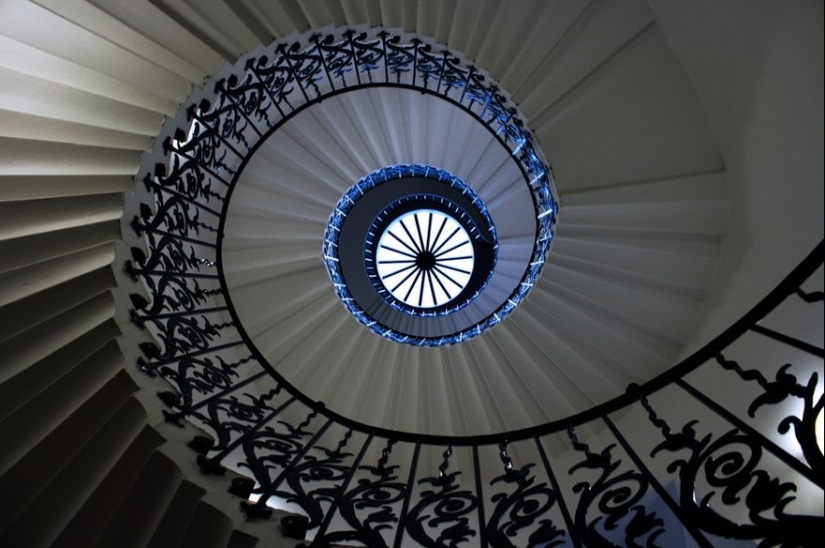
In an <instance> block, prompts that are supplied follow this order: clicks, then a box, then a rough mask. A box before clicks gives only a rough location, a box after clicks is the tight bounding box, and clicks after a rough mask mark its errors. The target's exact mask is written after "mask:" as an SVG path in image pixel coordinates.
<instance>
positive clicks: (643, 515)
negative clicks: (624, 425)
mask: <svg viewBox="0 0 825 548" xmlns="http://www.w3.org/2000/svg"><path fill="white" fill-rule="evenodd" d="M567 433H568V436H569V437H570V441H571V442H572V444H573V448H574V449H576V450H577V451H579V452H581V453H583V454H584V455H585V458H584V460H582V461H581V462H579V463H577V464H576V465H574V466H573V467H572V468H570V471H569V473H570V474H573V473H575V472H576V471H577V470H581V469H591V470H599V471H600V473H599V477H598V478H597V479H596V481H594V482H593V483H590V482H587V481H584V482H580V483H577V484H576V485H575V486H573V492H574V493H580V497H579V502H578V505H577V507H576V512H575V516H574V526H575V528H576V530H575V534H576V535H577V536H578V538H579V539H581V541H582V543H583V544H584V545H585V546H599V547H620V546H625V547H632V548H641V547H645V548H652V547H654V546H660V545H658V544H657V543H656V540H657V537H659V536H660V535H661V534H662V533H664V521H663V520H662V519H661V518H659V517H658V516H657V515H656V512H653V511H650V510H648V509H647V508H645V506H644V504H643V503H642V499H643V498H644V496H645V495H646V494H647V492H648V488H649V481H648V479H647V477H645V476H644V475H643V474H641V473H639V472H636V471H634V470H627V471H625V472H622V473H616V472H617V471H618V469H619V468H620V467H621V464H622V461H621V460H614V459H613V455H612V451H613V449H614V448H615V447H616V444H611V445H608V446H607V447H605V448H604V450H602V452H601V453H599V454H596V453H593V452H592V451H591V450H590V447H589V446H588V445H587V444H585V443H582V442H580V441H579V439H578V437H577V436H576V433H575V431H574V429H573V428H572V427H570V428H569V429H568V431H567ZM591 512H592V513H596V516H597V517H595V518H593V519H590V518H589V515H590V514H591ZM617 536H622V537H623V543H622V544H617V543H616V542H615V541H614V540H613V539H615V537H617Z"/></svg>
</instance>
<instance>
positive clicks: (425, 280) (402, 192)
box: [323, 164, 498, 346]
mask: <svg viewBox="0 0 825 548" xmlns="http://www.w3.org/2000/svg"><path fill="white" fill-rule="evenodd" d="M323 247H324V251H323V252H324V261H325V263H326V266H327V271H328V273H329V276H330V279H331V280H332V284H333V287H334V288H335V291H336V293H337V294H338V297H339V298H340V299H341V302H342V303H343V304H344V306H345V307H346V308H347V309H348V310H349V311H350V313H352V315H353V316H355V318H356V319H357V320H358V321H360V322H361V323H363V324H364V325H366V326H367V327H369V328H370V329H372V330H373V331H375V332H376V333H378V334H379V335H381V336H383V337H386V338H389V339H391V340H394V341H397V342H404V343H408V344H418V345H426V346H438V345H442V344H452V343H454V342H458V341H461V340H464V339H466V338H467V337H468V336H469V334H470V333H471V331H472V333H473V334H475V333H476V332H477V331H478V329H480V327H479V325H480V321H484V320H486V319H487V318H488V317H489V316H490V314H489V312H490V311H487V310H485V309H482V308H479V305H478V304H477V303H476V301H477V299H478V298H479V297H480V296H481V295H482V294H484V291H485V288H486V287H487V285H488V282H489V281H490V279H491V278H492V277H493V273H494V271H495V266H496V258H497V254H498V238H497V236H496V230H495V227H494V226H493V222H492V219H491V218H490V215H489V213H488V212H487V208H486V206H485V205H484V203H483V201H482V200H481V198H480V197H479V196H478V195H477V194H476V193H475V192H474V191H473V189H471V188H470V187H469V186H468V185H467V184H465V183H464V182H463V181H462V180H461V179H459V178H458V177H456V176H454V175H452V174H451V173H449V172H447V171H445V170H442V169H438V168H435V167H432V166H426V165H419V164H404V165H396V166H390V167H387V168H384V169H380V170H378V171H376V172H373V173H371V174H369V175H367V176H366V177H364V178H362V179H361V180H360V181H358V182H357V183H356V184H355V185H353V186H352V187H350V188H349V190H347V192H346V193H345V194H344V195H343V196H342V197H341V199H340V200H339V201H338V203H337V204H336V206H335V209H334V210H333V213H332V215H331V216H330V219H329V222H328V224H327V230H326V233H325V235H324V246H323ZM492 312H495V310H494V309H493V310H492Z"/></svg>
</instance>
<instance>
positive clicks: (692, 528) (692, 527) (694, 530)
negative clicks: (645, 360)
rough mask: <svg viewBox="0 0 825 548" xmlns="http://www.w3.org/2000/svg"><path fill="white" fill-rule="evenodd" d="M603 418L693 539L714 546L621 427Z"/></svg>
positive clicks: (704, 545) (705, 546) (707, 547)
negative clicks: (654, 472)
mask: <svg viewBox="0 0 825 548" xmlns="http://www.w3.org/2000/svg"><path fill="white" fill-rule="evenodd" d="M648 411H649V412H651V413H652V409H648ZM602 420H603V421H604V422H605V424H607V427H608V428H609V429H610V431H611V432H612V433H613V436H614V437H615V438H616V439H617V440H618V441H619V443H620V444H621V446H622V447H623V448H624V450H625V452H626V453H627V454H628V456H629V457H630V460H632V461H633V463H634V464H635V465H636V467H637V468H638V469H639V470H640V471H641V472H642V474H644V475H645V476H646V477H647V480H648V481H649V482H650V484H651V485H652V486H653V489H655V490H656V492H657V493H658V494H659V498H661V499H662V500H663V501H664V502H665V504H667V506H668V508H670V511H671V512H673V514H674V515H675V516H676V518H677V519H678V520H679V521H680V522H681V524H682V526H684V528H685V529H687V530H688V531H689V532H690V535H691V536H692V537H693V540H695V541H696V543H697V544H698V545H699V546H701V547H702V548H713V545H711V543H710V542H708V539H706V538H705V536H704V535H703V534H702V532H701V531H700V530H699V528H698V527H696V524H695V523H693V522H691V521H690V520H688V519H685V515H684V514H683V513H682V509H681V508H680V507H679V505H678V504H677V503H676V501H674V500H673V499H672V498H671V496H670V495H669V494H668V492H667V491H666V490H665V488H664V487H662V484H661V483H659V480H658V479H656V477H655V476H654V475H653V474H652V473H651V472H650V469H648V467H647V466H645V463H644V462H643V461H642V459H641V458H639V455H638V454H637V453H636V452H635V451H634V450H633V448H632V447H631V446H630V444H629V443H628V442H627V440H626V439H625V437H624V436H623V435H622V434H621V433H620V432H619V429H618V428H616V425H615V424H613V421H611V420H610V418H609V417H608V416H607V415H603V416H602Z"/></svg>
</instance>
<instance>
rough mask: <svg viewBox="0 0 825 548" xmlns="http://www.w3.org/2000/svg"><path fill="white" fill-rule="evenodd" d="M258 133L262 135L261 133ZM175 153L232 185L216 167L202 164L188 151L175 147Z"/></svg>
mask: <svg viewBox="0 0 825 548" xmlns="http://www.w3.org/2000/svg"><path fill="white" fill-rule="evenodd" d="M255 131H258V130H257V129H256V130H255ZM258 135H260V133H259V134H258ZM173 153H174V154H177V155H178V156H181V157H183V158H186V159H187V160H189V161H191V162H195V163H196V164H197V165H198V167H199V168H201V169H202V170H204V171H208V172H209V174H210V175H212V177H214V178H215V179H216V180H217V181H218V182H219V183H223V184H224V185H226V186H227V187H231V186H232V183H231V182H230V181H227V180H226V179H224V178H223V177H221V176H220V175H219V174H218V172H217V171H215V170H214V169H212V168H209V167H206V166H205V165H203V164H201V163H200V161H199V160H198V159H197V158H195V157H193V156H191V155H190V154H189V153H188V152H182V151H181V150H178V149H174V148H173V149H171V150H170V154H173Z"/></svg>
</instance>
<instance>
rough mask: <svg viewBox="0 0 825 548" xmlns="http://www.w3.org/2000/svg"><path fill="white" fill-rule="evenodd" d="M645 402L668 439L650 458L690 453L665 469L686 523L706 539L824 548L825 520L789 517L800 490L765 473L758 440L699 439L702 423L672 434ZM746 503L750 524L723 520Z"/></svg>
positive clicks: (731, 435)
mask: <svg viewBox="0 0 825 548" xmlns="http://www.w3.org/2000/svg"><path fill="white" fill-rule="evenodd" d="M641 401H642V404H643V405H644V407H645V409H646V410H647V411H648V418H649V420H650V421H651V423H653V425H654V426H656V427H658V428H659V430H660V431H661V433H662V436H663V437H664V438H665V440H664V441H663V442H662V443H660V444H659V445H657V446H656V447H655V448H654V449H653V451H652V452H651V457H654V458H655V457H656V455H657V454H659V453H660V452H662V451H667V452H671V453H679V452H680V451H683V450H687V451H688V452H689V453H688V455H689V456H688V457H687V458H677V459H675V460H673V461H671V462H670V464H669V465H668V467H667V470H668V472H670V473H674V472H678V475H679V484H680V487H679V493H680V495H679V506H680V508H681V511H682V512H683V514H684V516H685V519H688V520H691V522H693V523H695V524H696V525H697V526H698V527H699V528H700V529H702V530H704V531H707V532H708V533H711V534H714V535H718V536H722V537H726V538H734V539H745V540H755V541H758V543H759V544H758V546H760V547H768V546H779V547H782V548H786V547H787V548H790V547H792V546H804V547H813V546H819V545H820V541H819V538H818V535H819V533H818V532H819V531H821V530H822V528H823V526H825V518H823V517H822V516H808V515H795V514H788V513H786V512H785V507H786V506H787V505H788V503H790V502H791V501H792V500H793V498H794V496H793V495H792V493H794V492H795V491H796V490H797V486H796V485H795V484H793V483H791V482H782V481H780V480H779V479H777V478H774V477H772V476H771V474H769V473H768V472H767V471H765V470H763V469H761V466H762V454H763V451H762V446H761V445H760V444H759V443H758V442H757V441H756V440H754V439H753V438H751V437H750V436H748V435H747V434H745V433H742V432H740V431H738V430H736V429H733V430H730V431H728V432H726V433H724V434H722V435H721V436H719V437H718V438H716V439H715V440H714V435H713V434H707V435H705V436H704V437H703V438H701V439H699V438H698V437H697V434H696V429H695V426H696V424H697V423H698V422H699V421H698V420H691V421H689V422H687V423H686V424H685V425H684V426H683V427H682V429H681V431H680V432H678V433H674V432H673V431H672V430H671V429H670V427H669V426H668V425H667V423H666V422H665V421H664V420H663V419H661V418H660V417H659V416H658V415H657V414H656V412H655V410H654V409H653V407H652V406H651V405H650V402H649V401H648V400H647V398H642V400H641ZM700 479H702V480H704V482H706V483H707V484H708V485H709V486H710V487H711V489H710V490H709V492H707V493H705V494H702V493H700V492H698V489H699V480H700ZM743 503H744V505H745V507H746V508H747V516H748V519H749V520H750V523H738V522H736V521H733V520H732V519H730V518H728V517H726V516H725V515H724V512H723V511H722V510H723V509H724V508H725V507H734V506H736V505H741V504H743Z"/></svg>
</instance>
